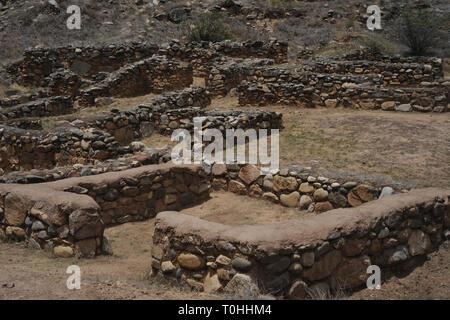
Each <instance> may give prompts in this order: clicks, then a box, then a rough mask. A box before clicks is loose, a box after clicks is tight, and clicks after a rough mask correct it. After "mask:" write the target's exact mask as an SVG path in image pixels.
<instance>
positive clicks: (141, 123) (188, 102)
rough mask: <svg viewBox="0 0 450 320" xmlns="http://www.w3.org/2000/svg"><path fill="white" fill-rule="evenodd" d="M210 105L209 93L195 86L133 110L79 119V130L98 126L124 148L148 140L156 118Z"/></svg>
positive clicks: (116, 111) (77, 123) (113, 110)
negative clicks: (171, 111) (135, 141)
mask: <svg viewBox="0 0 450 320" xmlns="http://www.w3.org/2000/svg"><path fill="white" fill-rule="evenodd" d="M210 103H211V98H210V96H209V93H208V91H207V90H206V89H205V88H203V87H194V86H191V87H189V88H186V89H183V90H178V91H172V92H168V93H163V94H162V95H159V96H157V97H155V98H152V99H151V100H150V102H149V103H144V104H141V105H139V106H137V107H135V108H133V109H131V110H119V109H111V111H110V112H107V113H103V114H100V115H97V116H92V117H83V118H77V120H76V125H77V126H78V127H80V128H89V127H95V128H97V129H100V130H105V131H107V132H109V133H110V134H111V135H113V136H114V137H115V138H116V140H117V141H118V142H119V143H120V144H121V145H127V144H129V143H131V142H132V141H134V140H135V139H137V138H140V137H149V136H150V135H151V134H152V133H153V132H154V131H155V128H156V127H155V125H156V126H157V125H159V123H158V124H156V123H155V115H156V114H158V115H159V117H160V115H161V114H165V113H166V112H167V110H171V109H175V108H177V109H180V108H190V107H196V108H204V107H206V106H207V105H209V104H210Z"/></svg>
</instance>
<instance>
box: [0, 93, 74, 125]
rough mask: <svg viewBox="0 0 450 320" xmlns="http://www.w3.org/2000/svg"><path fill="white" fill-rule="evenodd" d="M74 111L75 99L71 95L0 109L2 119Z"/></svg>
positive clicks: (48, 115)
mask: <svg viewBox="0 0 450 320" xmlns="http://www.w3.org/2000/svg"><path fill="white" fill-rule="evenodd" d="M73 112H74V108H73V100H72V98H71V97H70V96H55V97H50V98H41V99H38V100H34V101H31V102H27V103H24V104H20V105H16V106H13V107H10V108H4V109H0V121H7V120H11V119H17V118H29V117H51V116H58V115H64V114H70V113H73Z"/></svg>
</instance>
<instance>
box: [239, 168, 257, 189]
mask: <svg viewBox="0 0 450 320" xmlns="http://www.w3.org/2000/svg"><path fill="white" fill-rule="evenodd" d="M260 175H261V171H260V170H259V168H258V167H257V166H255V165H253V164H247V165H246V166H245V167H243V168H242V169H241V170H240V171H239V178H241V180H242V181H244V182H245V183H246V184H251V183H252V182H253V181H255V180H256V179H258V178H259V176H260Z"/></svg>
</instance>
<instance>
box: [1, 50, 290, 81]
mask: <svg viewBox="0 0 450 320" xmlns="http://www.w3.org/2000/svg"><path fill="white" fill-rule="evenodd" d="M287 48H288V47H287V43H285V42H278V41H268V42H262V41H246V42H244V43H235V42H229V41H223V42H219V43H209V42H201V43H187V44H182V43H179V42H175V41H172V42H170V43H166V44H161V45H156V44H151V43H132V44H129V45H125V44H120V45H108V46H106V47H82V48H75V47H59V48H51V49H32V50H27V51H25V53H24V57H23V59H22V60H21V61H19V62H16V63H14V64H12V65H10V66H8V67H7V71H8V73H9V74H10V75H11V76H12V77H13V79H14V80H15V81H16V82H17V83H19V84H22V85H25V86H36V87H39V86H40V85H41V83H42V81H43V80H44V78H45V77H47V76H49V75H50V74H51V73H53V72H56V71H57V70H59V69H61V68H63V69H70V70H71V71H73V72H75V73H76V74H78V75H80V76H83V77H86V78H89V79H95V78H96V77H98V76H99V75H101V74H102V73H105V72H113V71H115V70H118V69H119V68H121V67H122V66H124V65H126V64H129V63H134V62H136V61H139V60H142V59H145V58H149V57H151V56H152V55H153V54H159V55H166V56H167V57H168V58H170V59H178V60H183V61H188V62H191V63H192V65H193V68H194V70H195V71H196V73H197V74H198V75H205V71H204V69H203V65H205V64H206V63H207V62H208V61H209V60H210V59H214V58H217V57H219V56H220V55H229V56H232V57H240V58H270V59H274V60H275V61H277V62H278V63H282V62H286V61H287Z"/></svg>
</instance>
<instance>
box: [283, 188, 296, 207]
mask: <svg viewBox="0 0 450 320" xmlns="http://www.w3.org/2000/svg"><path fill="white" fill-rule="evenodd" d="M299 199H300V194H299V193H298V192H297V191H294V192H291V193H290V194H282V195H281V196H280V202H281V204H282V205H284V206H286V207H297V206H298V204H299Z"/></svg>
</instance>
